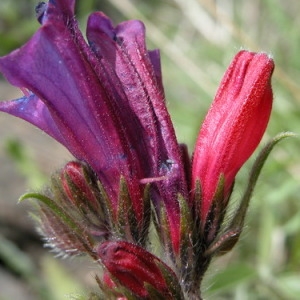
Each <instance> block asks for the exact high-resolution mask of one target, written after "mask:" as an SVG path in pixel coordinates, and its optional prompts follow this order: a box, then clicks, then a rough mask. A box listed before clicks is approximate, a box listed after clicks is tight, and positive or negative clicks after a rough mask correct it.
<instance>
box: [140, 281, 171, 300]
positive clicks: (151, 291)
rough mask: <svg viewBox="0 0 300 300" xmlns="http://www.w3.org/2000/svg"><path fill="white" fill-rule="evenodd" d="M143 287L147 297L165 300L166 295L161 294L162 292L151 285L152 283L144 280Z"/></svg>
mask: <svg viewBox="0 0 300 300" xmlns="http://www.w3.org/2000/svg"><path fill="white" fill-rule="evenodd" d="M144 287H145V289H146V290H147V292H148V295H149V296H148V297H147V299H151V300H152V299H153V300H154V299H155V300H166V299H168V298H166V295H163V294H162V293H160V292H159V291H158V290H157V289H155V287H153V285H151V284H149V283H147V282H145V283H144Z"/></svg>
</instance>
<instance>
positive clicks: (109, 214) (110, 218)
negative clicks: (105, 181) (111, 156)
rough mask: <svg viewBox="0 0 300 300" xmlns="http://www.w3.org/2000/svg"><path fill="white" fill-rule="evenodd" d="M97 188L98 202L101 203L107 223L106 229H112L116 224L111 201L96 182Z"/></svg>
mask: <svg viewBox="0 0 300 300" xmlns="http://www.w3.org/2000/svg"><path fill="white" fill-rule="evenodd" d="M97 186H98V189H99V192H100V200H101V201H102V202H103V207H104V210H105V215H106V218H107V223H108V227H109V229H111V230H112V229H113V228H115V226H116V222H115V212H114V210H113V208H112V205H111V201H110V199H109V197H108V195H107V193H106V191H105V189H104V187H103V185H102V183H101V182H100V181H99V180H98V181H97Z"/></svg>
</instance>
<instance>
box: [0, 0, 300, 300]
mask: <svg viewBox="0 0 300 300" xmlns="http://www.w3.org/2000/svg"><path fill="white" fill-rule="evenodd" d="M36 4H37V2H36V1H32V0H27V1H26V0H15V1H11V0H1V2H0V55H4V54H7V53H9V52H10V51H11V50H13V49H15V48H17V47H19V46H21V45H22V44H23V43H24V42H26V41H27V40H28V38H29V37H30V36H31V35H32V34H33V33H34V32H35V30H36V29H37V28H38V27H39V24H38V23H37V22H36V21H35V15H34V7H35V5H36ZM76 7H77V10H76V12H77V18H78V19H79V21H80V24H81V27H82V29H83V30H84V28H85V22H86V18H87V16H88V14H89V13H90V12H91V11H93V10H102V11H104V12H105V13H106V14H108V15H109V16H110V17H111V18H112V19H113V20H114V21H115V23H118V22H120V21H123V20H126V19H141V20H142V21H143V22H144V23H145V25H146V28H147V37H148V48H150V49H151V48H160V49H161V54H162V68H163V79H164V85H165V91H166V98H167V103H168V107H169V110H170V113H171V115H172V119H173V121H174V125H175V128H176V132H177V135H178V140H179V141H181V142H184V143H187V144H188V146H189V149H190V153H191V152H192V149H193V144H194V142H195V139H196V135H197V132H198V130H199V127H200V124H201V122H202V120H203V118H204V116H205V113H206V111H207V110H208V108H209V106H210V103H211V101H212V99H213V97H214V94H215V91H216V89H217V87H218V83H219V82H220V80H221V77H222V75H223V73H224V71H225V70H226V67H227V66H228V65H229V63H230V61H231V59H232V57H233V56H234V54H235V53H236V52H237V51H238V50H240V49H241V48H246V49H250V50H253V51H265V52H268V53H270V54H271V55H272V56H273V57H274V60H275V63H276V69H275V73H274V77H273V89H274V95H275V100H274V109H273V113H272V116H271V121H270V124H269V127H268V130H267V133H266V135H265V138H264V141H263V142H265V141H267V140H268V138H270V137H272V136H274V135H275V134H277V133H279V132H281V131H293V132H295V133H298V134H299V132H300V82H299V78H300V58H299V53H300V30H299V28H300V18H299V16H298V15H299V10H300V3H299V1H298V0H287V1H280V0H252V1H248V0H239V1H238V0H226V1H211V0H165V1H162V0H153V1H146V0H143V1H142V0H140V1H138V0H135V1H133V0H122V1H120V0H110V1H106V0H102V1H99V0H98V1H96V0H93V1H92V0H78V1H77V6H76ZM0 79H3V78H0ZM0 95H1V98H0V99H1V100H4V99H10V98H13V97H16V95H17V91H15V90H14V89H12V88H10V87H9V86H8V85H7V84H6V83H5V81H4V80H0ZM299 147H300V142H299V140H298V139H289V140H285V141H284V142H283V143H281V144H280V145H279V146H278V147H277V148H276V149H275V150H274V152H273V153H272V154H271V157H270V159H269V160H268V162H267V163H266V166H265V168H264V170H263V172H262V174H261V177H260V181H259V184H258V186H257V188H256V191H255V193H254V197H253V199H252V203H251V206H250V209H249V214H248V217H247V222H246V227H245V230H244V233H243V235H242V237H241V240H240V242H239V243H238V245H237V246H236V247H235V248H234V250H233V251H232V252H231V253H229V254H227V255H226V256H224V257H221V258H219V259H216V260H215V261H214V263H213V264H212V265H211V268H210V269H209V271H208V272H207V276H206V278H205V281H204V283H203V287H202V288H203V291H204V298H205V299H239V300H240V299H245V300H246V299H249V300H250V299H255V300H256V299H299V297H300V296H299V295H300V185H299V182H300V158H299V152H300V151H299ZM0 149H1V150H0V163H1V165H0V174H1V175H0V177H1V180H0V188H1V190H0V282H2V284H3V287H2V288H1V283H0V300H4V299H49V300H50V299H51V300H52V299H53V300H60V299H68V297H69V298H70V297H72V295H75V294H76V293H78V294H81V295H85V292H84V288H83V287H88V286H90V285H91V282H92V279H93V278H92V275H91V274H92V272H93V271H94V270H95V269H96V266H94V265H89V266H88V267H86V263H85V262H84V260H83V259H80V260H79V263H78V264H79V265H77V261H76V260H74V259H73V260H71V261H68V260H66V261H61V260H54V259H53V257H52V255H51V254H49V253H48V251H47V250H44V249H42V248H41V242H40V241H39V239H38V238H37V236H36V234H35V231H34V230H33V225H32V223H30V221H29V218H28V216H27V214H28V213H27V211H28V209H27V207H26V205H25V206H24V205H18V206H17V205H16V202H17V197H18V196H19V195H20V194H21V193H23V192H25V191H26V190H28V189H29V188H33V189H38V188H40V187H41V186H42V185H43V184H44V183H45V182H46V178H47V177H49V175H50V173H51V172H53V171H54V170H55V169H56V168H59V167H60V166H62V164H63V163H65V162H66V161H67V160H68V159H70V155H69V154H68V153H67V152H66V151H65V150H64V149H62V147H60V145H58V144H57V143H55V142H54V141H52V140H51V139H50V138H48V137H46V136H45V135H44V134H42V133H40V132H39V131H37V130H35V129H33V127H32V126H30V125H27V124H25V123H24V122H22V121H19V120H17V121H16V119H14V118H12V117H9V116H4V115H3V114H1V115H0ZM254 157H255V155H254ZM251 162H253V159H251V160H250V162H248V163H247V164H246V166H245V167H244V168H243V170H241V172H240V173H239V176H238V178H237V184H236V188H235V193H234V195H233V199H232V200H233V203H234V202H236V201H238V200H239V197H240V196H241V194H242V192H243V186H244V184H245V180H246V178H247V175H248V172H249V170H250V166H251ZM7 207H9V208H10V209H11V210H8V209H6V208H7ZM16 207H17V208H16ZM15 211H16V213H18V216H20V218H18V217H15V214H14V212H15ZM21 220H22V221H21ZM13 229H15V230H13ZM16 231H17V232H18V233H19V235H18V234H16ZM20 235H22V238H23V239H24V241H23V240H22V242H20ZM32 245H33V246H32ZM83 270H84V271H83ZM82 273H84V275H82ZM10 284H11V286H12V288H11V289H12V290H10V288H9V286H10ZM4 285H5V288H6V289H4ZM18 285H19V286H20V296H19V294H14V292H16V290H17V289H18V288H19V287H18ZM13 289H15V291H13ZM66 295H67V296H66ZM70 295H71V296H70ZM27 296H28V298H26V297H27ZM18 297H20V298H18Z"/></svg>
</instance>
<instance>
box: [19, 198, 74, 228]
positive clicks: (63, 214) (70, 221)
mask: <svg viewBox="0 0 300 300" xmlns="http://www.w3.org/2000/svg"><path fill="white" fill-rule="evenodd" d="M31 198H33V199H36V200H38V201H40V202H42V203H44V204H45V205H46V206H47V207H48V208H50V210H51V211H52V212H53V213H54V214H55V215H56V216H57V217H59V218H60V219H61V220H62V221H63V222H64V223H66V224H67V225H68V226H69V227H70V228H72V230H75V231H78V232H80V229H79V228H78V225H77V224H76V222H74V220H73V219H72V218H71V216H70V215H69V214H68V213H66V212H65V211H64V210H63V209H62V208H61V207H60V206H58V205H57V204H56V203H55V202H54V201H53V200H52V199H50V198H49V197H47V196H45V195H42V194H39V193H26V194H24V195H22V196H21V197H20V198H19V202H22V201H24V200H26V199H31Z"/></svg>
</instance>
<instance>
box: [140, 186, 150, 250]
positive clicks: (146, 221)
mask: <svg viewBox="0 0 300 300" xmlns="http://www.w3.org/2000/svg"><path fill="white" fill-rule="evenodd" d="M143 204H144V211H143V224H142V226H141V228H142V231H141V234H140V244H141V245H145V244H146V242H147V241H148V233H149V227H150V222H151V216H152V210H151V195H150V183H148V184H146V186H145V188H144V194H143Z"/></svg>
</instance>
